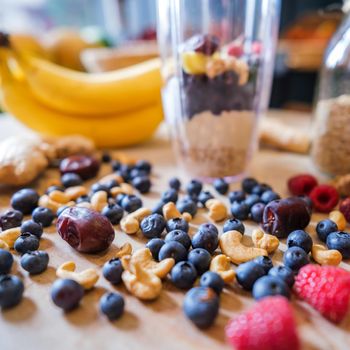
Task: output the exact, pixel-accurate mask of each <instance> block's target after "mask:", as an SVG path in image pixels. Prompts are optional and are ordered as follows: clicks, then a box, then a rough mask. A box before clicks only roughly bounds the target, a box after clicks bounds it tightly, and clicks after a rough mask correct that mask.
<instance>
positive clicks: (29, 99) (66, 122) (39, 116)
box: [0, 61, 162, 147]
mask: <svg viewBox="0 0 350 350" xmlns="http://www.w3.org/2000/svg"><path fill="white" fill-rule="evenodd" d="M0 74H1V78H2V86H1V105H2V106H4V107H5V110H6V111H8V112H9V113H10V114H12V115H13V116H15V117H16V118H18V119H19V120H20V121H21V122H23V123H24V124H25V125H27V126H28V127H30V128H32V129H34V130H36V131H38V132H40V133H43V134H46V135H53V136H62V135H69V134H81V135H84V136H87V137H90V138H91V139H93V140H94V141H95V143H96V145H97V146H99V147H120V146H128V145H133V144H136V143H139V142H142V141H145V140H147V139H149V138H150V137H151V136H152V134H153V132H154V131H155V129H156V128H157V126H158V124H159V123H160V122H161V120H162V107H161V104H160V103H159V101H158V102H157V103H154V104H152V105H149V106H146V107H145V108H143V109H139V110H135V111H131V112H129V113H124V114H115V115H114V116H108V117H106V118H104V117H101V116H100V115H98V114H97V115H95V116H94V117H92V116H90V117H89V118H87V119H85V120H84V119H82V118H81V117H77V116H76V115H69V114H66V113H61V112H57V111H55V110H53V109H50V108H47V107H46V106H44V105H42V104H40V102H38V101H37V100H36V98H35V97H34V96H33V94H32V93H31V90H30V88H29V86H28V84H27V82H26V81H25V80H18V79H15V78H14V77H13V76H12V75H11V72H10V71H9V69H8V66H7V65H6V62H4V61H2V62H0Z"/></svg>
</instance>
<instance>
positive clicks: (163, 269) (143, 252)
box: [122, 248, 175, 278]
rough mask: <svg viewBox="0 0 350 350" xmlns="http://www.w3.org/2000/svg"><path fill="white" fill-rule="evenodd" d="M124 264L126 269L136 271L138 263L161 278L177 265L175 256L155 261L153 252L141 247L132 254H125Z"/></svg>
mask: <svg viewBox="0 0 350 350" xmlns="http://www.w3.org/2000/svg"><path fill="white" fill-rule="evenodd" d="M122 264H123V267H124V269H125V270H128V271H131V272H133V273H135V270H134V266H135V265H136V264H138V265H139V266H141V267H142V268H143V269H144V270H146V271H148V272H150V273H153V274H155V275H156V276H157V277H159V278H164V277H166V275H167V274H168V273H169V272H170V270H171V269H172V268H173V266H174V265H175V260H174V259H173V258H167V259H164V260H161V261H160V262H157V261H154V260H153V257H152V253H151V251H150V250H149V249H148V248H141V249H139V250H137V251H136V252H135V253H134V254H132V255H131V256H124V257H123V258H122Z"/></svg>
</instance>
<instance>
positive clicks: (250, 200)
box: [244, 194, 261, 210]
mask: <svg viewBox="0 0 350 350" xmlns="http://www.w3.org/2000/svg"><path fill="white" fill-rule="evenodd" d="M260 202H261V198H260V197H259V196H258V195H257V194H250V195H248V196H247V197H246V199H245V200H244V203H245V204H246V205H247V206H248V208H249V210H250V209H251V207H252V206H253V205H254V204H256V203H260Z"/></svg>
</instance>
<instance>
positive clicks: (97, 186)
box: [90, 182, 111, 196]
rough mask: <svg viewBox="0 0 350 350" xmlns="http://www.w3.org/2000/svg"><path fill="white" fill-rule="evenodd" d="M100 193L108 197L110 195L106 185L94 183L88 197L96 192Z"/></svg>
mask: <svg viewBox="0 0 350 350" xmlns="http://www.w3.org/2000/svg"><path fill="white" fill-rule="evenodd" d="M100 191H103V192H106V193H107V195H108V196H110V194H111V193H110V191H109V187H108V186H107V185H105V184H101V183H99V182H96V183H94V184H93V185H92V186H91V193H90V195H92V194H94V193H96V192H100Z"/></svg>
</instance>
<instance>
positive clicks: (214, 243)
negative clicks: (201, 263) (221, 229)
mask: <svg viewBox="0 0 350 350" xmlns="http://www.w3.org/2000/svg"><path fill="white" fill-rule="evenodd" d="M218 245H219V237H218V231H217V228H216V227H215V226H214V225H212V224H202V225H201V226H199V230H198V232H197V233H196V234H195V235H194V236H193V237H192V247H193V248H203V249H205V250H207V251H208V252H209V253H210V254H212V253H214V251H215V249H216V248H217V247H218Z"/></svg>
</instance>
